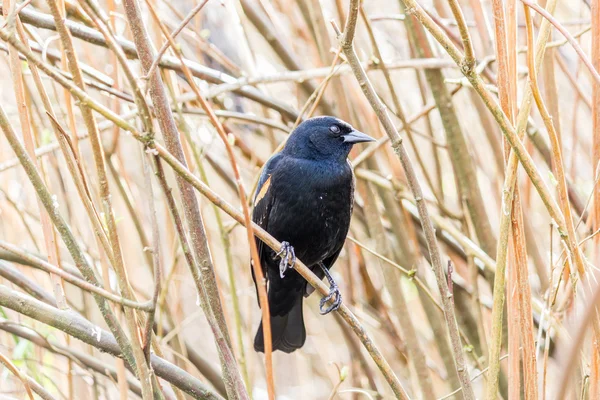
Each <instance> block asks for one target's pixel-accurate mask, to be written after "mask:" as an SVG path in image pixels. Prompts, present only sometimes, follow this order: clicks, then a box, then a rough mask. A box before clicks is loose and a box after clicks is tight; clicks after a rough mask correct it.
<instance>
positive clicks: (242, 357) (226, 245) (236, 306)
mask: <svg viewBox="0 0 600 400" xmlns="http://www.w3.org/2000/svg"><path fill="white" fill-rule="evenodd" d="M175 104H176V106H175V107H176V110H177V112H178V115H179V126H180V129H181V131H182V132H183V133H184V135H185V138H186V140H187V141H188V143H189V145H190V147H191V149H192V154H193V156H194V161H195V162H196V166H197V168H198V172H199V173H200V179H202V182H204V183H205V184H206V185H207V186H209V184H208V177H207V175H206V169H205V168H204V163H203V162H202V156H201V155H200V152H199V149H198V146H196V143H195V142H194V140H193V138H192V134H191V132H190V130H189V127H188V125H187V123H186V121H185V119H184V117H183V113H181V108H180V107H179V105H178V104H177V103H175ZM212 208H213V211H214V213H215V220H216V222H217V227H218V228H219V232H220V236H221V243H222V245H223V252H224V253H225V260H226V262H227V275H228V278H229V286H230V288H231V300H232V305H233V314H234V319H235V330H236V335H237V340H238V350H239V363H240V367H241V369H242V375H243V377H244V383H245V384H246V387H247V388H248V390H249V391H250V392H251V390H250V378H249V375H248V366H247V364H246V352H245V349H244V340H243V338H244V332H243V330H242V316H241V313H240V300H239V297H238V294H237V288H236V286H237V285H236V280H235V278H236V277H235V272H234V270H233V256H232V254H231V243H230V241H229V234H228V233H227V231H226V230H225V227H224V226H223V219H222V218H221V213H220V212H219V208H218V207H217V206H215V205H214V204H213V205H212Z"/></svg>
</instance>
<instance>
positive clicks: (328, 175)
mask: <svg viewBox="0 0 600 400" xmlns="http://www.w3.org/2000/svg"><path fill="white" fill-rule="evenodd" d="M373 140H374V139H373V138H371V137H370V136H367V135H365V134H364V133H362V132H359V131H357V130H355V129H354V128H353V127H352V126H350V125H349V124H348V123H346V122H344V121H341V120H339V119H337V118H334V117H316V118H311V119H308V120H306V121H304V122H303V123H301V124H300V125H299V126H298V127H297V128H296V129H295V130H294V131H293V132H292V133H291V135H290V137H289V138H288V141H287V143H286V145H285V147H284V148H283V150H282V151H281V152H280V153H277V154H275V155H273V156H272V157H271V158H270V159H269V161H268V162H267V163H266V165H265V168H264V169H263V172H262V175H261V176H260V180H259V183H258V190H257V194H256V197H255V200H254V204H255V206H254V212H253V214H252V219H253V220H254V222H256V223H257V224H258V225H260V226H261V227H262V228H263V229H265V230H266V231H267V232H269V233H270V234H271V235H272V236H274V237H275V238H276V239H277V240H279V241H281V242H282V245H283V246H282V248H281V251H280V252H278V253H277V252H274V251H273V250H271V249H270V248H269V247H268V246H266V245H264V244H263V243H262V242H261V241H260V240H258V239H257V245H258V252H259V256H260V260H261V266H262V269H263V272H264V273H265V276H266V278H267V281H268V298H269V308H270V311H271V335H272V339H273V350H281V351H284V352H286V353H291V352H293V351H294V350H296V349H299V348H300V347H302V346H303V345H304V341H305V340H306V330H305V328H304V319H303V316H302V298H303V296H308V295H309V294H311V293H312V292H313V290H314V289H313V288H312V287H311V286H310V285H308V284H307V282H306V280H305V279H304V278H302V276H301V275H300V274H298V272H296V271H295V270H294V269H293V265H294V261H295V259H296V257H298V258H299V259H300V260H302V261H303V262H304V263H305V264H306V265H307V266H308V267H309V268H310V269H311V270H312V271H313V272H314V273H315V274H317V276H319V277H320V278H321V279H322V278H323V277H327V279H328V280H329V284H330V292H329V295H328V296H327V297H325V298H324V299H322V300H321V307H320V308H321V313H322V314H327V313H328V312H330V311H332V310H335V309H337V308H338V307H339V305H340V303H341V301H342V297H341V295H340V292H339V289H338V287H337V285H336V284H335V282H334V281H333V279H332V277H331V275H330V274H329V268H331V266H332V265H333V263H334V262H335V260H336V259H337V258H338V255H339V254H340V251H341V250H342V247H343V245H344V240H345V239H346V235H347V234H348V227H349V225H350V217H351V215H352V206H353V202H354V176H353V174H352V168H351V167H350V164H349V163H348V154H349V153H350V149H351V148H352V146H353V145H354V144H355V143H360V142H370V141H373ZM253 276H254V274H253ZM331 298H335V299H334V300H335V301H334V304H333V305H332V306H331V307H329V308H324V307H325V305H326V301H327V300H329V299H331ZM254 349H255V350H256V351H264V339H263V331H262V322H261V325H260V326H259V327H258V331H257V332H256V337H255V338H254Z"/></svg>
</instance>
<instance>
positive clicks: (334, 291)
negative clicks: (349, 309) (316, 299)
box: [319, 263, 342, 315]
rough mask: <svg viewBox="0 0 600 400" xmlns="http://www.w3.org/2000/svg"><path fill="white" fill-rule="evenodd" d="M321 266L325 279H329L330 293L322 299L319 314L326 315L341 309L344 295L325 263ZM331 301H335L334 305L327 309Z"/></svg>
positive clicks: (320, 264)
mask: <svg viewBox="0 0 600 400" xmlns="http://www.w3.org/2000/svg"><path fill="white" fill-rule="evenodd" d="M319 266H320V267H321V269H322V270H323V273H325V277H327V280H328V281H329V293H328V294H327V296H325V297H323V298H322V299H321V302H320V303H319V312H320V313H321V315H325V314H329V313H330V312H332V311H335V310H337V309H338V308H340V305H341V304H342V293H340V288H339V287H338V285H337V283H335V281H334V280H333V277H332V276H331V274H330V273H329V270H328V269H327V267H325V265H323V263H319ZM331 299H334V300H333V303H332V304H331V305H330V306H329V307H325V306H326V305H327V302H328V301H329V300H331Z"/></svg>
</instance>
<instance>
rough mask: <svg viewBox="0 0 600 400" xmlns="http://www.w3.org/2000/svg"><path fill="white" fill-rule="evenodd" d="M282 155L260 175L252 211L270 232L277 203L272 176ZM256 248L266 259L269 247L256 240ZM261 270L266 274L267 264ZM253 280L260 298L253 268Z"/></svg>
mask: <svg viewBox="0 0 600 400" xmlns="http://www.w3.org/2000/svg"><path fill="white" fill-rule="evenodd" d="M281 157H282V155H281V153H278V154H276V155H274V156H273V157H271V158H270V159H269V161H267V163H266V164H265V167H264V168H263V171H262V173H261V175H260V179H259V180H258V186H257V190H256V195H255V196H254V210H253V211H252V221H254V223H256V224H257V225H258V226H260V227H261V228H263V229H264V230H266V231H268V228H269V215H270V213H271V208H272V206H273V203H274V201H275V195H274V193H273V190H270V189H271V176H272V175H273V172H274V171H275V168H276V167H277V164H278V163H279V161H280V160H281ZM255 240H256V247H257V249H258V256H259V257H260V259H261V261H262V260H264V257H266V252H267V251H268V250H269V247H268V246H266V245H265V244H264V243H263V241H262V240H260V239H259V238H255ZM261 268H262V271H263V274H266V271H265V264H264V262H261ZM251 270H252V279H253V280H254V287H255V289H256V297H257V298H258V288H256V277H255V276H254V269H253V268H252V269H251Z"/></svg>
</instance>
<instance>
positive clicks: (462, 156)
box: [400, 2, 496, 254]
mask: <svg viewBox="0 0 600 400" xmlns="http://www.w3.org/2000/svg"><path fill="white" fill-rule="evenodd" d="M400 4H401V8H402V2H401V3H400ZM407 8H408V7H407ZM407 14H408V13H407ZM404 22H405V26H406V29H407V31H408V33H409V38H410V39H411V41H412V42H413V43H414V44H415V45H414V48H415V50H416V54H417V56H419V57H433V49H432V48H431V45H430V44H429V41H428V39H427V36H426V35H425V30H424V29H423V27H422V26H421V25H419V24H417V20H416V19H415V18H414V17H408V18H406V20H405V21H404ZM467 36H468V34H467ZM469 43H470V39H469ZM459 65H460V66H461V68H463V69H464V70H467V71H471V70H473V69H474V63H473V62H472V61H469V59H468V58H467V57H465V58H464V59H461V62H460V64H459ZM424 73H425V77H426V78H427V82H428V83H429V86H430V89H431V94H432V96H433V98H434V100H435V102H436V105H437V108H438V110H439V113H440V117H441V120H442V125H443V126H444V131H445V133H446V142H447V145H448V150H449V151H448V155H449V156H450V160H451V161H452V167H453V169H454V173H455V174H456V179H457V182H458V185H459V187H458V192H459V194H460V196H463V197H464V199H463V200H464V201H466V204H467V209H468V210H469V213H470V214H471V220H472V221H473V224H474V226H475V231H476V232H477V238H478V239H479V242H480V243H481V247H482V248H483V250H484V251H485V252H486V253H488V254H494V250H495V248H496V238H495V237H494V234H493V231H492V227H491V225H490V221H489V218H488V216H487V213H486V210H485V203H484V201H483V196H482V195H481V190H480V188H479V184H478V179H477V173H476V168H475V164H474V163H473V158H472V157H471V155H470V151H469V147H468V146H467V141H466V138H465V134H464V132H463V131H462V128H461V126H460V123H459V121H458V116H457V114H456V110H455V109H454V106H453V104H452V97H451V96H450V93H449V92H448V89H447V87H446V84H445V83H444V75H443V73H442V71H441V70H434V69H430V70H426V71H424Z"/></svg>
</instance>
